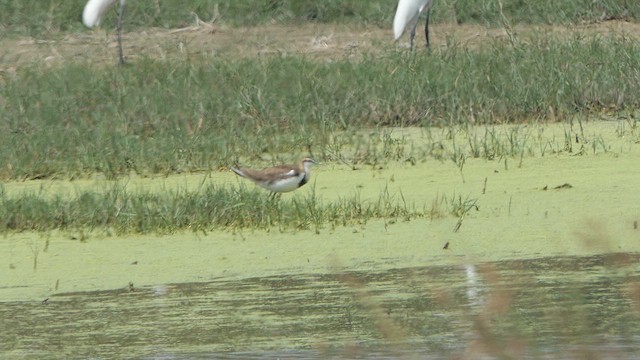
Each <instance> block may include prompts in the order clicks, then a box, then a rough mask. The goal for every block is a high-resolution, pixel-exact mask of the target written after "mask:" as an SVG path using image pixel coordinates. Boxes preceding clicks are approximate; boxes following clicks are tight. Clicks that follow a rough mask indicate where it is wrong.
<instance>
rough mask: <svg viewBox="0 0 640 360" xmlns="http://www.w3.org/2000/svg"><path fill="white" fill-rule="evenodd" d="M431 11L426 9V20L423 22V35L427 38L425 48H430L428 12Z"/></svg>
mask: <svg viewBox="0 0 640 360" xmlns="http://www.w3.org/2000/svg"><path fill="white" fill-rule="evenodd" d="M430 13H431V9H427V22H426V23H425V24H424V36H425V38H426V39H427V49H430V47H429V45H430V43H429V14H430Z"/></svg>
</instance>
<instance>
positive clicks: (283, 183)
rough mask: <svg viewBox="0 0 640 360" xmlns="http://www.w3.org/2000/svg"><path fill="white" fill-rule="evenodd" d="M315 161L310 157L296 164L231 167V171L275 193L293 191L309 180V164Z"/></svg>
mask: <svg viewBox="0 0 640 360" xmlns="http://www.w3.org/2000/svg"><path fill="white" fill-rule="evenodd" d="M315 163H316V162H315V161H314V160H313V159H311V158H304V159H302V160H300V164H298V165H278V166H274V167H270V168H266V169H263V170H253V169H247V168H236V167H232V168H231V171H233V172H234V173H236V174H238V175H239V176H242V177H243V178H247V179H249V180H251V181H253V182H254V183H256V184H257V185H259V186H261V187H263V188H265V189H267V190H269V191H271V192H273V193H274V194H275V193H284V192H289V191H293V190H295V189H297V188H299V187H301V186H303V185H304V184H306V183H307V182H309V177H310V176H311V173H310V170H311V166H312V165H313V164H315Z"/></svg>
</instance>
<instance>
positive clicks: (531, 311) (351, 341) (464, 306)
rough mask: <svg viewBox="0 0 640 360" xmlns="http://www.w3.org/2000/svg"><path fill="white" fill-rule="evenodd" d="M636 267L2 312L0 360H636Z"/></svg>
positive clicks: (215, 287) (567, 267)
mask: <svg viewBox="0 0 640 360" xmlns="http://www.w3.org/2000/svg"><path fill="white" fill-rule="evenodd" d="M638 258H639V256H638V255H636V254H618V255H603V256H594V257H583V258H569V257H565V258H545V259H536V260H517V261H506V262H497V263H486V264H465V265H456V266H433V267H421V268H403V269H395V270H388V271H381V272H351V273H346V274H334V275H315V276H314V275H299V276H279V277H278V276H276V277H264V278H253V279H246V280H241V281H216V282H210V283H192V284H169V285H159V286H154V287H150V288H135V289H134V291H129V289H122V290H117V291H103V292H89V293H70V294H63V295H57V296H53V297H51V298H50V299H49V301H48V303H47V304H42V303H40V302H11V303H7V302H5V303H0V319H2V324H1V325H0V327H1V328H2V329H4V330H3V331H2V332H0V344H1V345H0V346H1V347H0V350H1V351H2V354H4V356H2V357H6V356H8V357H18V356H19V357H22V358H43V357H51V356H56V357H66V358H69V357H77V358H113V357H125V358H131V357H137V358H140V357H142V358H148V359H183V358H232V359H247V358H278V357H280V358H368V359H371V358H389V357H395V358H420V359H423V358H434V359H435V358H443V357H445V358H446V357H452V358H470V359H472V358H477V357H478V356H479V355H481V354H483V355H484V356H487V357H489V358H501V357H512V358H584V357H585V356H591V357H596V358H598V357H606V358H629V359H631V358H636V357H637V356H638V355H639V353H640V335H639V334H640V321H639V320H640V319H639V316H638V312H637V310H638V309H639V308H640V305H639V304H638V302H639V301H640V299H639V298H638V293H639V290H638V289H640V285H639V284H640V278H639V276H638V266H637V264H638Z"/></svg>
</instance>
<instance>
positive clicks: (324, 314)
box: [0, 123, 640, 359]
mask: <svg viewBox="0 0 640 360" xmlns="http://www.w3.org/2000/svg"><path fill="white" fill-rule="evenodd" d="M590 126H594V128H593V129H592V128H589V127H585V132H589V133H591V132H593V134H595V135H593V136H594V138H598V139H599V138H600V136H602V138H603V139H604V140H603V141H604V142H605V143H606V144H609V146H607V147H606V149H605V147H601V148H598V149H599V150H598V151H597V152H595V153H588V152H584V151H581V152H580V153H578V154H576V153H566V152H558V153H555V152H554V153H549V152H548V153H547V154H546V155H544V156H532V157H524V158H521V159H520V160H518V159H513V158H504V159H495V160H493V161H489V160H485V159H482V158H469V159H467V160H466V161H465V163H464V166H463V167H460V166H458V165H456V164H454V163H453V161H450V160H446V161H445V160H443V161H438V160H428V161H425V162H418V163H416V164H408V163H397V162H395V163H394V162H390V163H389V164H385V165H384V166H379V167H361V168H358V169H356V170H354V169H352V168H349V167H347V166H341V165H337V164H328V165H325V166H318V168H317V169H314V172H313V178H312V184H311V185H310V186H307V187H305V188H303V189H301V190H299V191H296V192H295V193H294V194H286V196H305V193H308V192H309V191H311V189H315V191H316V193H317V194H318V196H319V199H318V201H324V202H331V201H335V200H336V199H339V198H343V197H345V196H352V195H353V194H354V193H357V194H359V196H360V197H361V200H362V201H363V202H367V201H376V199H378V197H379V196H380V193H381V192H389V193H390V194H391V196H393V197H396V198H400V197H402V199H403V200H405V201H406V202H407V204H408V206H415V207H417V208H422V207H424V210H425V213H429V212H430V211H433V210H438V211H439V212H440V213H441V215H440V216H436V217H432V218H430V217H429V216H424V217H418V218H413V219H411V220H410V221H406V219H402V218H384V219H370V220H368V221H366V222H365V223H357V222H354V223H349V224H346V225H344V226H334V225H331V224H325V225H324V226H322V227H320V228H318V229H310V230H303V231H293V230H292V231H284V232H281V231H279V230H278V229H271V230H270V231H258V230H251V229H235V230H233V231H232V230H229V229H211V230H210V231H208V232H207V233H201V232H197V233H196V232H189V231H184V232H178V233H175V234H170V235H163V236H159V235H156V234H131V235H127V236H122V237H118V236H113V234H110V233H109V231H107V230H104V229H102V230H101V229H96V230H93V231H89V230H87V232H86V233H82V232H81V231H79V230H75V231H76V232H78V233H74V231H70V232H60V231H52V232H47V233H26V232H24V233H12V234H5V236H4V237H3V238H2V240H1V241H0V321H1V323H0V329H2V330H1V331H0V357H3V358H4V357H7V358H33V359H41V358H115V357H119V358H149V359H174V358H175V359H182V358H235V359H245V358H278V357H280V358H283V357H284V358H328V357H329V358H330V357H334V358H389V357H395V358H397V357H404V358H420V359H423V358H434V359H435V358H443V357H445V358H446V357H453V358H460V357H461V358H469V359H475V358H478V357H479V356H481V355H482V354H483V355H485V356H486V357H488V358H561V359H565V358H576V359H580V358H585V357H590V356H591V357H596V358H598V357H604V358H629V359H631V358H637V357H638V355H640V354H639V352H640V336H639V335H638V334H640V331H639V330H640V329H639V327H640V325H639V324H640V318H639V311H640V278H639V277H640V273H639V270H640V267H639V265H638V260H639V258H640V255H638V254H640V229H639V228H638V222H640V206H639V205H638V204H640V185H639V184H640V182H639V181H638V179H640V166H638V164H640V146H638V145H639V143H640V141H638V140H637V134H635V133H634V137H631V136H627V135H625V136H622V135H620V132H619V131H618V130H619V127H618V126H617V125H616V124H609V123H598V124H592V125H590ZM544 130H545V131H546V132H545V134H548V133H549V131H551V130H553V131H555V132H554V133H551V134H550V139H552V140H549V141H547V140H544V141H541V143H542V144H543V145H544V146H547V144H552V143H551V141H555V142H560V143H563V141H564V136H563V133H564V129H563V127H562V126H561V125H558V126H555V127H553V126H552V127H551V130H550V129H547V128H545V129H544ZM556 132H557V133H558V134H556ZM412 134H413V133H412ZM418 135H419V134H418ZM418 135H416V134H413V136H418ZM571 138H572V139H573V137H571ZM420 139H421V138H418V140H416V141H421V140H420ZM553 139H556V140H553ZM558 139H559V140H558ZM555 142H554V143H553V144H555ZM549 146H551V145H549ZM558 146H560V145H557V146H556V145H553V146H552V147H553V148H557V147H558ZM602 149H605V150H606V151H605V150H602ZM126 181H127V184H126V186H127V189H129V190H130V191H136V189H142V191H167V190H172V189H176V188H178V189H192V188H197V187H198V186H199V185H200V184H202V183H204V182H212V183H214V184H216V185H222V186H237V184H238V183H239V181H241V179H238V178H236V177H235V176H234V175H233V174H231V173H229V172H219V173H216V172H214V173H211V174H205V175H203V174H196V175H180V176H174V177H169V178H166V179H153V178H133V179H129V180H126ZM108 186H109V182H107V181H104V180H101V179H94V180H83V181H75V182H69V181H59V180H51V181H35V182H24V183H22V182H16V183H7V184H4V185H3V187H4V188H3V191H6V194H8V196H14V195H18V194H20V193H22V192H37V193H38V194H41V195H42V196H47V195H48V194H55V193H64V194H70V196H73V195H72V194H74V193H75V192H77V191H80V190H84V189H91V190H92V191H93V190H95V191H100V190H101V189H105V188H108ZM149 189H151V190H149ZM456 199H460V201H462V200H464V199H469V200H473V201H474V204H477V205H478V206H477V207H476V208H474V209H473V210H471V211H469V212H468V213H466V214H465V215H464V216H463V217H460V218H458V217H456V216H453V215H452V214H451V213H449V211H448V210H447V209H448V205H447V202H451V201H456ZM438 211H436V212H438Z"/></svg>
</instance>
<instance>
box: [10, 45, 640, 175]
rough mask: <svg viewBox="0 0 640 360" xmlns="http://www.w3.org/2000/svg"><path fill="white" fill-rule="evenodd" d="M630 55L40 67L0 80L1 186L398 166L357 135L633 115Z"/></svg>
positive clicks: (450, 53) (462, 51)
mask: <svg viewBox="0 0 640 360" xmlns="http://www.w3.org/2000/svg"><path fill="white" fill-rule="evenodd" d="M638 53H640V46H639V45H638V43H637V42H636V41H632V40H628V39H625V38H623V37H611V38H601V37H596V38H593V39H590V40H583V39H579V38H573V39H569V40H567V41H561V40H552V39H544V38H540V39H533V40H532V41H531V42H527V43H521V44H517V45H516V46H511V45H508V44H504V43H502V42H496V43H494V44H492V45H490V46H487V47H483V48H481V49H479V50H477V51H470V50H468V49H466V48H463V47H459V46H456V45H451V46H450V47H447V48H445V49H443V50H437V51H434V52H433V53H432V54H431V55H429V56H411V55H407V54H406V53H405V52H397V51H395V50H393V51H386V52H384V53H382V54H377V55H376V56H373V55H371V56H365V58H364V59H362V60H361V61H357V62H354V61H350V60H336V61H332V62H317V61H313V60H309V59H305V58H304V57H298V56H292V57H267V58H261V59H242V60H238V59H221V58H213V59H212V58H207V57H204V56H203V57H201V58H195V57H191V58H190V59H189V60H187V61H177V60H173V61H170V60H153V59H142V60H140V61H138V62H136V64H134V65H132V66H129V67H126V68H118V67H113V66H95V65H91V64H87V63H66V64H63V65H61V66H60V67H53V68H51V67H48V66H44V65H38V64H34V65H30V66H25V67H21V68H20V69H18V70H17V73H15V74H11V73H2V74H0V83H2V84H3V86H2V87H0V99H2V102H3V111H2V112H1V113H0V158H2V159H3V163H4V164H5V165H4V166H2V167H1V168H0V178H2V179H25V178H26V179H34V178H47V177H62V178H77V177H85V176H87V175H89V174H93V173H104V174H106V175H107V176H108V177H110V178H116V177H117V176H119V175H122V174H128V173H129V172H131V171H135V172H136V173H138V174H142V175H151V174H171V173H179V172H190V171H201V170H210V169H218V168H223V167H227V166H229V165H231V164H233V163H235V162H237V161H238V160H239V159H243V162H244V161H246V160H247V159H249V161H251V160H252V159H258V158H261V157H263V156H264V155H265V153H267V154H269V155H271V157H273V158H274V161H276V162H279V161H285V160H286V161H289V160H291V159H289V158H286V157H285V158H280V157H279V156H280V155H281V154H295V156H298V154H305V153H307V152H308V151H309V149H310V150H311V151H312V153H313V155H314V156H316V157H318V158H319V159H320V160H322V161H332V160H342V161H344V162H346V163H356V164H357V163H376V162H379V161H382V160H384V159H389V160H402V161H404V160H406V158H407V157H408V156H410V155H411V154H409V155H408V154H404V153H399V152H398V146H395V147H394V146H393V145H394V144H392V143H389V141H388V140H389V139H387V140H386V142H385V140H384V139H380V140H379V141H378V140H376V139H373V140H372V139H371V138H369V137H366V136H365V139H362V137H361V136H360V137H359V135H358V132H359V130H360V129H362V128H370V129H375V128H381V127H387V126H393V127H397V126H410V125H411V126H432V125H437V126H443V125H446V126H449V125H465V124H471V123H473V124H495V123H521V122H528V121H531V120H545V119H555V120H563V119H571V118H573V117H574V116H575V115H576V114H582V115H584V114H587V115H588V114H600V113H602V112H607V113H630V112H631V113H632V112H633V111H634V109H637V108H638V106H640V72H639V71H638V69H640V57H638V56H637V54H638ZM337 132H339V133H340V134H342V135H341V136H339V137H336V133H337ZM487 136H491V134H484V135H481V136H480V139H476V140H475V141H476V143H475V144H471V146H475V147H476V150H475V152H474V154H472V155H471V156H476V157H478V156H480V157H487V158H493V157H496V155H497V156H500V155H504V154H505V150H504V149H495V148H485V149H481V148H480V146H486V145H487V144H490V142H487V141H486V140H487ZM489 140H490V138H489ZM514 140H518V139H514ZM372 141H373V142H376V141H378V142H377V143H375V144H372ZM378 145H380V146H382V147H384V146H386V149H383V150H384V151H382V152H381V151H379V150H378V149H380V146H378ZM396 145H397V144H396ZM353 147H356V149H355V150H354V149H353ZM507 155H509V156H518V155H520V153H514V152H511V153H510V154H507ZM418 160H420V159H418Z"/></svg>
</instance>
